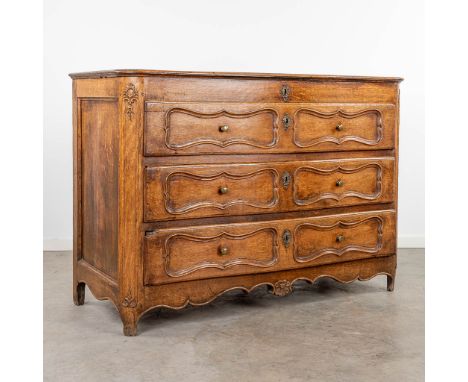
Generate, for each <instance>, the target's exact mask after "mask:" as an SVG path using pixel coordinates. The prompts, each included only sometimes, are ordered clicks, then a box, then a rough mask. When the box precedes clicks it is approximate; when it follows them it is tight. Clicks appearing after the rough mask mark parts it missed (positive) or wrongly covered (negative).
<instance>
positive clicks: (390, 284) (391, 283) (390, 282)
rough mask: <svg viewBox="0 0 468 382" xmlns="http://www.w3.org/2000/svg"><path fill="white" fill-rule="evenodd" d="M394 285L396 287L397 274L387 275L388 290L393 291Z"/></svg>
mask: <svg viewBox="0 0 468 382" xmlns="http://www.w3.org/2000/svg"><path fill="white" fill-rule="evenodd" d="M394 287H395V275H393V276H390V275H387V290H388V291H389V292H392V291H393V288H394Z"/></svg>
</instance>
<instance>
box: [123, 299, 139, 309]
mask: <svg viewBox="0 0 468 382" xmlns="http://www.w3.org/2000/svg"><path fill="white" fill-rule="evenodd" d="M136 305H137V303H136V301H135V299H134V298H133V297H131V296H127V297H125V299H124V300H123V302H122V306H123V307H125V308H135V307H136Z"/></svg>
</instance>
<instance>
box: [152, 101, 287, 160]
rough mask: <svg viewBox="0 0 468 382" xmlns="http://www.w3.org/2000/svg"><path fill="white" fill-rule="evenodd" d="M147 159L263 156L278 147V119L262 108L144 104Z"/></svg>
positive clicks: (275, 114)
mask: <svg viewBox="0 0 468 382" xmlns="http://www.w3.org/2000/svg"><path fill="white" fill-rule="evenodd" d="M145 114H146V124H145V153H146V155H164V154H166V155H167V154H170V155H173V154H179V153H181V154H200V153H230V152H233V153H237V152H262V151H268V150H269V149H271V148H274V147H276V146H277V144H278V123H279V116H278V113H277V111H276V110H275V109H273V108H269V107H263V106H262V105H255V104H254V105H252V106H246V105H238V104H175V105H174V104H165V103H153V102H148V103H147V104H146V113H145Z"/></svg>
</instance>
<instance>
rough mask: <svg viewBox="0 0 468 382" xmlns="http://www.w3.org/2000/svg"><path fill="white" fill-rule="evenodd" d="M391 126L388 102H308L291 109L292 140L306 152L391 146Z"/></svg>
mask: <svg viewBox="0 0 468 382" xmlns="http://www.w3.org/2000/svg"><path fill="white" fill-rule="evenodd" d="M394 125H395V111H394V107H393V106H391V105H387V106H376V105H375V106H371V105H368V106H366V107H363V106H346V105H340V106H338V107H337V106H319V105H308V106H306V107H300V108H298V109H297V110H295V112H294V134H293V142H294V145H295V146H297V147H299V148H301V149H304V150H309V151H322V150H333V151H337V150H360V149H380V148H392V147H393V145H394Z"/></svg>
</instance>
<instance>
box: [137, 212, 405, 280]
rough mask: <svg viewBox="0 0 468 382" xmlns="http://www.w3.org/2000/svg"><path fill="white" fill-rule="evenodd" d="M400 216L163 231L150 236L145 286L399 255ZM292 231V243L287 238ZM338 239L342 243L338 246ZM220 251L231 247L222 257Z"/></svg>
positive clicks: (340, 217) (349, 216) (382, 214)
mask: <svg viewBox="0 0 468 382" xmlns="http://www.w3.org/2000/svg"><path fill="white" fill-rule="evenodd" d="M394 216H395V214H394V213H393V212H390V211H385V212H366V213H358V214H344V215H332V216H321V217H311V218H300V219H282V220H275V221H266V222H257V223H236V224H227V225H224V224H218V225H213V226H202V227H194V228H192V227H187V228H177V229H161V230H156V231H154V232H153V231H149V232H147V234H146V237H145V254H144V264H145V265H144V268H145V284H146V285H157V284H163V283H167V282H178V281H181V280H193V279H202V278H211V277H224V276H231V275H239V274H249V273H259V272H271V271H278V270H283V269H291V268H297V267H304V266H310V265H311V264H314V265H319V264H324V263H325V264H326V263H329V262H341V261H349V260H355V259H359V258H366V257H373V256H379V255H380V256H381V255H388V254H392V253H395V249H396V248H395V245H394V240H393V237H394V235H395V218H394ZM285 232H289V235H290V236H289V239H288V241H287V242H286V241H285V239H284V234H285ZM338 235H343V237H344V239H343V241H340V242H338V241H337V237H338ZM220 248H227V249H228V252H227V254H221V253H220Z"/></svg>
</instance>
